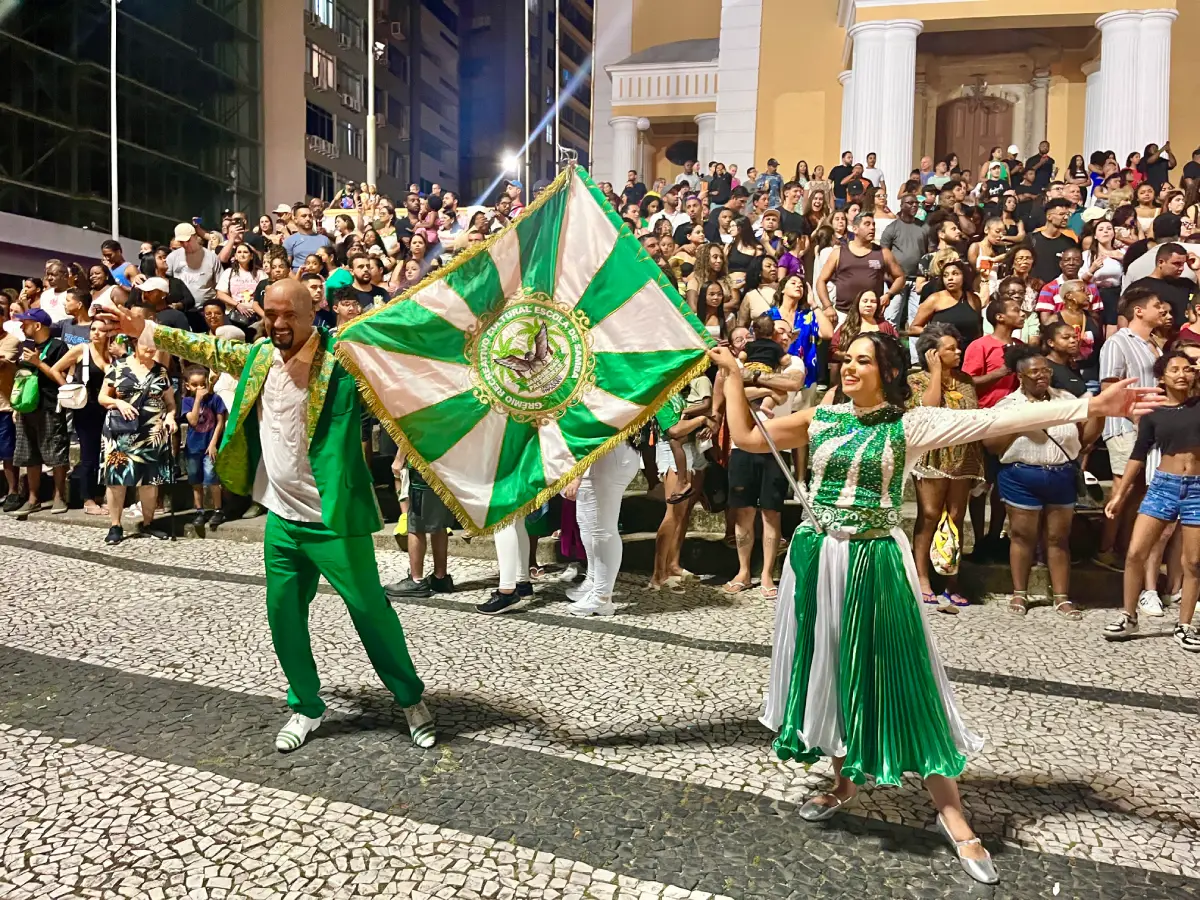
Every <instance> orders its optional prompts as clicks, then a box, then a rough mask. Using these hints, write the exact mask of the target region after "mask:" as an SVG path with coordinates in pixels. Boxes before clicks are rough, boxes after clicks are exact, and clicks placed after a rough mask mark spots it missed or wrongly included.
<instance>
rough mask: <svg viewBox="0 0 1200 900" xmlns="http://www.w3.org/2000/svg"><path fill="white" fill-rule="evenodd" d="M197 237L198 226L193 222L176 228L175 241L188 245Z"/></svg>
mask: <svg viewBox="0 0 1200 900" xmlns="http://www.w3.org/2000/svg"><path fill="white" fill-rule="evenodd" d="M195 236H196V226H195V225H193V224H192V223H191V222H180V223H179V224H178V225H176V226H175V240H177V241H179V243H181V244H186V243H187V242H188V241H190V240H191V239H192V238H194V237H195Z"/></svg>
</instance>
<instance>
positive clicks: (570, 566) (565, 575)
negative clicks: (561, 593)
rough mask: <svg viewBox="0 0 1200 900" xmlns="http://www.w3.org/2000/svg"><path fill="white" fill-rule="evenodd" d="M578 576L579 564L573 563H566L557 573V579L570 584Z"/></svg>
mask: <svg viewBox="0 0 1200 900" xmlns="http://www.w3.org/2000/svg"><path fill="white" fill-rule="evenodd" d="M578 578H579V566H578V565H577V564H575V563H567V567H566V568H565V569H563V570H562V572H560V573H559V575H558V580H559V581H560V582H562V583H563V584H572V583H574V582H575V581H576V580H577V579H578Z"/></svg>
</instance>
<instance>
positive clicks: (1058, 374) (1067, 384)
mask: <svg viewBox="0 0 1200 900" xmlns="http://www.w3.org/2000/svg"><path fill="white" fill-rule="evenodd" d="M1046 362H1048V363H1050V372H1051V374H1050V387H1052V388H1058V389H1059V390H1060V391H1067V392H1069V393H1070V394H1072V395H1073V396H1075V397H1082V396H1083V395H1084V394H1086V393H1087V382H1085V381H1084V380H1083V376H1082V375H1080V374H1079V370H1078V369H1076V368H1074V367H1072V366H1066V365H1063V364H1062V363H1056V362H1055V361H1054V360H1052V359H1048V360H1046Z"/></svg>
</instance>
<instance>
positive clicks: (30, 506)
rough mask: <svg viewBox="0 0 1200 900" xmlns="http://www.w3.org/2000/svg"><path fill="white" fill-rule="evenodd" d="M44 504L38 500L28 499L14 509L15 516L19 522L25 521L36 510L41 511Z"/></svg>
mask: <svg viewBox="0 0 1200 900" xmlns="http://www.w3.org/2000/svg"><path fill="white" fill-rule="evenodd" d="M42 509H43V507H42V504H41V503H39V502H38V501H36V500H26V501H25V502H24V503H22V504H21V505H20V506H18V507H17V508H16V509H14V510H13V516H14V517H15V518H16V519H17V521H18V522H24V521H25V520H26V519H28V518H29V517H30V516H31V515H33V514H34V513H35V512H41V511H42Z"/></svg>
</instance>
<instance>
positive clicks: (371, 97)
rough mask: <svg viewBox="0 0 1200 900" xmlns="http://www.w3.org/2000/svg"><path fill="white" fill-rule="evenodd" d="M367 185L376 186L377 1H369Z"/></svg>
mask: <svg viewBox="0 0 1200 900" xmlns="http://www.w3.org/2000/svg"><path fill="white" fill-rule="evenodd" d="M366 137H367V184H375V183H376V179H377V170H376V168H375V0H367V135H366Z"/></svg>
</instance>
